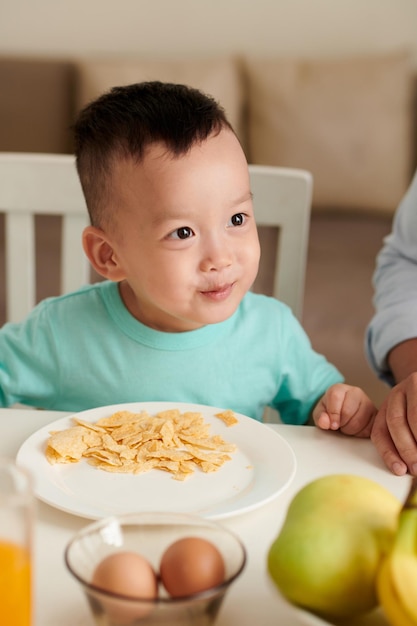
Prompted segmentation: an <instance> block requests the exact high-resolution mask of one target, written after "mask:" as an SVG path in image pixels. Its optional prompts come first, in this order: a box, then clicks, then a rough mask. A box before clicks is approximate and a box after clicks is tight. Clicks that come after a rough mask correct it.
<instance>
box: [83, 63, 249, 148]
mask: <svg viewBox="0 0 417 626" xmlns="http://www.w3.org/2000/svg"><path fill="white" fill-rule="evenodd" d="M144 80H161V81H164V82H174V83H183V84H186V85H189V86H191V87H196V88H197V89H201V90H202V91H204V92H205V93H207V94H209V95H211V96H213V97H214V98H215V99H216V100H218V101H219V102H220V104H221V105H222V106H223V107H224V109H225V111H226V114H227V116H228V119H229V121H230V123H231V124H232V125H233V127H234V129H235V131H236V132H237V133H238V134H239V136H240V137H241V138H242V108H243V94H242V80H241V70H240V64H239V62H238V60H237V59H235V58H234V57H225V58H216V59H197V60H191V59H188V60H166V61H163V60H161V61H159V60H149V61H147V60H141V59H111V60H105V59H101V60H100V59H96V60H94V59H90V60H89V59H87V60H85V61H84V62H79V63H78V64H77V106H78V108H80V107H82V106H83V105H84V104H86V103H87V102H89V101H90V100H93V99H95V98H97V97H98V96H99V95H100V94H102V93H104V92H105V91H108V90H109V89H110V88H111V87H114V86H117V85H128V84H130V83H136V82H141V81H144Z"/></svg>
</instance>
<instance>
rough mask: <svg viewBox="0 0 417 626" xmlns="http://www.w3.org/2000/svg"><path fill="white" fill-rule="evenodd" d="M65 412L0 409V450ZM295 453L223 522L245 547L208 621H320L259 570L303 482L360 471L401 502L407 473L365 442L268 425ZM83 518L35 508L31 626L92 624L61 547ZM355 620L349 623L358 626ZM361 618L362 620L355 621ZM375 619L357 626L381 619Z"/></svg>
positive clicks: (9, 452)
mask: <svg viewBox="0 0 417 626" xmlns="http://www.w3.org/2000/svg"><path fill="white" fill-rule="evenodd" d="M64 415H65V413H60V412H56V411H55V412H54V411H35V410H30V409H28V410H26V409H0V455H3V456H8V457H14V456H15V455H16V453H17V451H18V449H19V447H20V445H21V444H22V443H23V441H24V440H25V439H26V438H27V437H28V436H29V435H30V434H31V433H33V432H35V431H36V430H38V429H39V428H41V427H42V426H44V425H45V424H48V423H50V422H52V421H54V420H56V419H59V418H60V417H62V416H64ZM271 428H275V429H277V431H278V432H279V433H280V434H281V435H282V436H283V437H284V438H285V439H286V440H287V441H288V442H289V443H290V445H291V446H292V447H293V449H294V452H295V454H296V457H297V472H296V475H295V478H294V480H293V482H292V483H291V484H290V486H289V487H288V488H287V489H286V490H285V491H284V492H283V493H282V494H281V495H279V496H278V497H277V498H276V499H275V500H273V501H272V502H269V503H267V504H266V505H264V506H262V507H260V508H258V509H256V510H254V511H252V512H249V513H245V514H242V515H238V516H236V517H234V518H230V519H227V520H224V521H223V524H224V525H225V526H227V527H229V528H230V529H231V530H233V531H234V532H235V533H236V534H237V535H239V536H240V538H241V539H242V541H243V542H244V544H245V546H246V549H247V552H248V562H247V566H246V569H245V571H244V573H243V575H242V576H241V577H240V579H239V580H238V581H237V582H236V583H235V584H234V586H233V587H232V588H231V590H230V591H229V594H228V595H227V596H226V599H225V602H224V604H223V606H222V608H221V611H220V614H219V617H218V620H217V622H216V626H277V625H280V626H290V625H291V626H292V625H293V624H294V625H295V626H297V625H300V626H301V625H302V624H323V623H324V622H321V621H320V620H316V619H315V618H312V617H310V616H309V615H308V614H306V613H304V612H302V611H296V610H294V608H293V607H291V606H289V605H288V604H287V603H286V602H285V601H284V600H283V599H282V598H281V597H280V595H279V594H278V592H277V591H276V590H275V588H274V587H273V585H272V583H271V582H270V580H269V578H268V575H267V572H266V554H267V552H268V549H269V547H270V545H271V543H272V541H273V540H274V538H275V536H276V535H277V533H278V531H279V529H280V526H281V524H282V521H283V519H284V516H285V513H286V509H287V506H288V504H289V502H290V500H291V498H292V497H293V495H294V494H295V493H296V492H297V491H298V490H299V489H300V487H301V486H302V485H304V484H305V483H307V482H309V481H310V480H312V479H314V478H316V477H318V476H322V475H324V474H331V473H351V474H360V475H362V476H367V477H369V478H372V479H374V480H376V481H378V482H380V483H381V484H383V485H385V486H386V487H387V488H388V489H390V490H391V491H392V492H393V493H395V494H396V495H397V496H398V497H399V498H400V499H401V500H402V499H404V497H405V495H406V493H407V491H408V488H409V484H410V483H409V480H410V479H409V477H395V476H393V475H391V474H390V473H389V472H388V470H386V469H385V467H384V466H383V463H382V461H381V460H380V459H379V457H378V455H377V453H376V451H375V449H374V448H373V446H372V444H371V442H370V441H369V440H361V439H353V438H349V437H345V436H343V435H339V434H337V433H326V432H321V431H319V430H318V429H316V428H315V427H310V426H284V425H274V426H271ZM87 523H89V521H88V520H86V519H83V518H80V517H76V516H73V515H69V514H67V513H64V512H62V511H59V510H57V509H54V508H52V507H51V506H48V505H47V504H44V503H42V502H39V503H38V506H37V519H36V529H35V568H34V584H35V590H34V595H35V618H36V622H35V624H36V626H93V624H94V622H93V620H92V617H91V614H90V612H89V608H88V606H87V602H86V600H85V598H84V595H83V593H82V591H81V589H80V587H79V586H78V585H77V583H76V582H75V581H74V580H73V579H72V578H71V576H70V575H69V573H68V572H67V570H66V568H65V564H64V559H63V554H64V549H65V546H66V544H67V542H68V541H69V539H70V538H71V537H72V535H73V534H74V533H75V532H76V531H78V530H79V529H80V528H82V527H83V526H85V525H86V524H87ZM359 623H360V622H359V621H358V620H355V626H358V625H359ZM361 623H362V622H361ZM382 623H384V622H383V620H382V619H381V618H380V617H379V616H376V617H374V618H367V619H366V620H364V621H363V624H382Z"/></svg>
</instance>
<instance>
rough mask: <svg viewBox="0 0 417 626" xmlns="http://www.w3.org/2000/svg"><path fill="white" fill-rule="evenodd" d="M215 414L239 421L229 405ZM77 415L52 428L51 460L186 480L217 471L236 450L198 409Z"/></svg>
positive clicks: (231, 421) (230, 421) (229, 423)
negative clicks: (68, 424) (68, 422)
mask: <svg viewBox="0 0 417 626" xmlns="http://www.w3.org/2000/svg"><path fill="white" fill-rule="evenodd" d="M216 417H218V418H219V419H221V420H222V421H223V422H224V423H225V424H226V425H227V426H232V425H233V424H236V423H237V422H238V420H237V418H236V417H235V415H234V413H233V411H230V410H227V411H223V412H221V413H217V414H216ZM73 420H74V422H75V425H74V426H72V427H71V428H67V429H66V430H62V431H55V432H52V433H51V436H50V437H49V439H48V442H47V447H46V458H47V459H48V461H49V463H51V464H54V463H77V462H78V461H80V460H81V459H82V458H85V459H87V462H88V463H89V464H90V465H93V466H95V467H97V468H99V469H102V470H105V471H107V472H120V473H133V474H139V473H141V472H147V471H149V470H151V469H160V470H164V471H166V472H170V473H171V474H172V476H173V478H175V479H176V480H185V479H186V478H188V477H189V476H191V475H192V474H193V473H194V472H195V470H197V469H200V470H202V471H203V472H215V471H217V470H218V469H220V467H222V465H224V463H226V461H229V460H230V459H231V457H230V453H232V452H235V451H236V445H235V444H231V443H227V442H226V441H225V440H224V439H223V438H222V437H221V436H220V435H210V432H209V431H210V424H209V423H207V422H205V421H204V418H203V416H202V414H201V413H197V412H191V411H190V412H184V413H181V412H180V411H179V410H178V409H170V410H168V411H162V412H160V413H157V414H156V415H150V414H149V413H147V412H146V411H141V412H140V413H132V412H130V411H119V412H117V413H114V414H113V415H110V416H109V417H103V418H101V419H99V420H98V421H97V422H94V423H92V422H91V423H90V422H86V421H83V420H82V419H79V418H77V417H76V416H75V417H74V418H73Z"/></svg>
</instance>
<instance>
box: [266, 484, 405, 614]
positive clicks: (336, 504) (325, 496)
mask: <svg viewBox="0 0 417 626" xmlns="http://www.w3.org/2000/svg"><path fill="white" fill-rule="evenodd" d="M400 509H401V503H400V501H399V500H398V499H397V498H396V497H395V496H394V495H393V494H392V493H391V492H390V491H388V490H387V489H385V488H384V487H382V485H380V484H378V483H376V482H374V481H372V480H370V479H368V478H364V477H362V476H356V475H348V474H331V475H328V476H324V477H322V478H318V479H316V480H314V481H313V482H311V483H309V484H307V485H306V486H305V487H303V488H302V489H301V490H300V491H299V492H298V493H297V494H296V495H295V497H294V499H293V500H292V502H291V504H290V506H289V508H288V511H287V515H286V518H285V520H284V523H283V526H282V528H281V530H280V532H279V534H278V537H277V538H276V539H275V541H274V542H273V544H272V545H271V547H270V550H269V553H268V571H269V574H270V576H271V578H272V580H273V581H274V583H275V584H276V586H277V587H278V589H279V590H280V592H281V593H282V594H283V595H284V596H285V597H286V598H287V600H289V601H290V602H292V603H294V604H296V605H298V606H300V607H303V608H305V609H307V610H310V611H312V612H314V613H316V614H318V615H321V616H323V617H325V618H333V619H334V618H336V619H337V618H347V617H354V616H357V615H360V614H362V613H365V612H367V611H370V610H371V609H373V608H374V607H375V606H376V605H377V604H378V599H377V593H376V575H377V570H378V567H379V565H380V563H381V561H382V559H383V557H384V556H385V555H386V554H387V552H388V551H389V549H390V547H391V544H392V541H393V538H394V534H395V531H396V528H397V521H398V515H399V512H400Z"/></svg>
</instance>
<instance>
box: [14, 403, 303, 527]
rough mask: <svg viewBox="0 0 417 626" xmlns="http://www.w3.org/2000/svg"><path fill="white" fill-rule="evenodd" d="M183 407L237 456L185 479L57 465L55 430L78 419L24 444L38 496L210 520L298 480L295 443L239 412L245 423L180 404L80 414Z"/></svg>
mask: <svg viewBox="0 0 417 626" xmlns="http://www.w3.org/2000/svg"><path fill="white" fill-rule="evenodd" d="M172 408H178V409H179V410H180V411H198V412H200V413H202V414H203V417H204V419H205V421H207V422H209V423H210V424H211V429H210V432H211V433H212V434H219V435H221V436H222V437H223V438H224V439H225V440H226V441H228V442H230V443H235V444H236V445H237V447H238V449H237V451H236V452H234V453H233V454H232V455H231V456H232V460H231V461H228V462H227V463H225V465H223V467H221V468H220V470H219V471H217V472H214V473H209V474H205V473H203V472H198V471H196V472H195V473H194V474H193V476H191V477H190V478H188V479H187V480H185V481H176V480H174V479H173V478H172V476H171V475H170V474H168V473H166V472H163V471H160V470H151V471H149V472H146V473H143V474H135V475H133V474H112V473H109V472H105V471H103V470H99V469H96V468H94V467H92V466H91V465H88V463H87V462H86V461H85V459H82V460H81V461H80V462H78V463H70V464H55V465H51V464H50V463H49V462H48V461H47V460H46V457H45V448H46V442H47V439H48V437H49V433H50V431H53V430H64V429H65V428H69V427H70V426H73V425H74V422H73V420H72V416H70V415H68V416H66V417H63V418H61V419H59V420H57V421H55V422H52V423H51V424H48V425H47V426H44V427H43V428H41V429H40V430H38V431H37V432H35V433H34V434H33V435H31V436H30V437H29V438H28V439H27V440H26V441H25V442H24V443H23V445H22V446H21V448H20V450H19V452H18V454H17V461H18V462H19V463H20V464H21V465H23V466H25V467H27V468H28V469H29V470H30V471H31V473H32V475H33V477H34V485H35V494H36V495H37V497H38V498H39V499H40V500H43V501H44V502H47V503H48V504H50V505H52V506H54V507H56V508H58V509H62V510H63V511H67V512H68V513H73V514H74V515H80V516H81V517H87V518H90V519H97V518H100V517H105V516H108V515H117V514H121V513H127V512H141V511H161V510H169V511H178V512H184V513H186V512H188V513H196V514H199V515H203V516H205V517H210V518H213V519H214V518H217V519H220V518H225V517H229V516H232V515H235V514H237V513H242V512H244V511H249V510H251V509H254V508H256V507H258V506H260V505H261V504H264V503H266V502H268V501H269V500H271V499H272V498H274V497H275V496H277V495H278V494H279V493H280V492H281V491H283V490H284V489H285V488H286V487H287V486H288V485H289V483H290V482H291V480H292V478H293V477H294V474H295V468H296V460H295V455H294V452H293V450H292V448H291V447H290V445H289V444H288V443H287V442H286V441H285V439H283V438H282V437H281V436H280V435H279V434H278V433H276V432H274V431H273V430H272V429H271V428H269V427H268V426H266V425H265V424H262V423H260V422H257V421H256V420H254V419H251V418H250V417H246V416H244V415H239V414H237V418H238V420H239V423H238V424H236V425H234V426H231V427H227V426H226V425H225V424H224V423H223V422H222V421H221V420H219V419H218V418H217V417H215V416H214V414H215V413H218V412H219V411H220V410H221V409H216V408H214V407H207V406H202V405H197V404H185V403H178V402H175V403H173V402H143V403H137V402H136V403H130V404H118V405H112V406H106V407H99V408H96V409H91V410H89V411H83V412H82V413H78V414H77V416H78V417H80V418H82V419H83V420H85V421H91V422H96V421H97V420H98V419H100V418H101V417H105V416H109V415H111V414H112V413H114V412H116V411H118V410H126V411H133V412H139V411H142V410H145V411H147V412H148V413H150V414H151V415H154V414H155V413H157V412H158V411H162V410H166V409H172Z"/></svg>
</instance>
